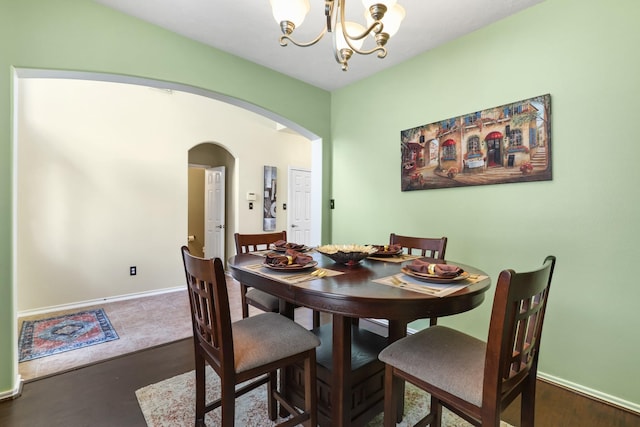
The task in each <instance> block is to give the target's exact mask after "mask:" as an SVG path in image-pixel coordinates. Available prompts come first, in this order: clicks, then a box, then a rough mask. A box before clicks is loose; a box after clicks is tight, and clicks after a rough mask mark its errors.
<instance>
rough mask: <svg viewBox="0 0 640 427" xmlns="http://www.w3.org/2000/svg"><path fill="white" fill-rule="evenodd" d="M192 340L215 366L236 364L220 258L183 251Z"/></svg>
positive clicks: (186, 249)
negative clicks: (194, 340) (194, 339)
mask: <svg viewBox="0 0 640 427" xmlns="http://www.w3.org/2000/svg"><path fill="white" fill-rule="evenodd" d="M182 259H183V263H184V269H185V276H186V280H187V289H188V291H189V304H190V306H191V320H192V326H193V336H194V338H196V346H199V347H200V348H201V349H203V350H204V351H205V352H206V353H207V354H208V355H209V356H210V357H211V358H212V359H213V360H214V361H216V364H218V365H221V364H222V362H223V360H233V338H232V335H231V313H230V308H229V295H228V293H227V284H226V280H225V276H224V267H223V266H222V261H221V260H220V258H215V259H213V260H210V259H204V258H199V257H195V256H193V255H191V254H190V253H189V249H188V248H187V247H186V246H183V247H182Z"/></svg>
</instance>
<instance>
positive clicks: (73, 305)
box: [16, 285, 186, 354]
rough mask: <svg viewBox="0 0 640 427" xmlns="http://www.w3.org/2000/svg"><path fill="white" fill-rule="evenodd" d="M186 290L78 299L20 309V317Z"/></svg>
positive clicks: (178, 288) (171, 289)
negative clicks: (32, 308) (68, 302)
mask: <svg viewBox="0 0 640 427" xmlns="http://www.w3.org/2000/svg"><path fill="white" fill-rule="evenodd" d="M185 290H186V285H183V286H176V287H174V288H165V289H156V290H153V291H144V292H136V293H133V294H126V295H118V296H113V297H105V298H97V299H93V300H87V301H78V302H74V303H70V304H60V305H52V306H49V307H41V308H37V309H34V310H25V311H19V312H18V317H26V316H34V315H38V314H45V313H50V312H54V311H62V310H72V309H76V308H83V307H88V306H92V305H98V304H105V303H109V302H116V301H126V300H130V299H136V298H142V297H149V296H153V295H162V294H167V293H170V292H184V291H185ZM16 354H17V353H16Z"/></svg>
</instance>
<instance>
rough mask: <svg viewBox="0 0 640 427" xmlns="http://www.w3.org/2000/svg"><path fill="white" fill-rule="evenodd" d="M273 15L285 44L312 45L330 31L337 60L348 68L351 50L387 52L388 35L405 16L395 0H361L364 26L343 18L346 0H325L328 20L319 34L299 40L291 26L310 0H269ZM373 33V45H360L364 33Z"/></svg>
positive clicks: (303, 14) (300, 19)
mask: <svg viewBox="0 0 640 427" xmlns="http://www.w3.org/2000/svg"><path fill="white" fill-rule="evenodd" d="M270 2H271V9H272V11H273V17H274V18H275V20H276V22H277V23H278V24H280V28H281V30H282V35H281V36H280V45H281V46H287V44H288V42H291V43H293V44H295V45H296V46H300V47H307V46H312V45H314V44H316V43H318V42H319V41H320V39H322V37H323V36H324V35H325V34H326V33H327V32H329V33H332V34H333V53H334V56H335V58H336V61H337V62H338V63H339V64H340V65H341V66H342V70H343V71H347V69H348V67H349V65H348V61H349V59H350V58H351V56H353V53H354V52H355V53H359V54H361V55H370V54H372V53H374V52H377V53H378V58H384V57H385V56H387V48H386V47H385V45H386V44H387V41H388V40H389V37H391V36H393V35H394V34H395V33H396V32H397V31H398V29H399V28H400V22H401V21H402V20H403V19H404V17H405V11H404V8H403V7H402V6H400V5H399V4H397V0H362V4H363V6H364V9H365V10H364V15H365V19H366V22H367V27H366V28H365V27H364V26H362V25H360V24H358V23H357V22H352V21H345V19H344V15H345V14H344V8H345V3H346V0H325V2H324V14H325V17H326V20H327V24H326V26H325V27H324V28H322V30H321V31H320V34H319V35H318V36H317V37H316V38H315V39H313V40H311V41H309V42H298V41H296V40H294V39H293V37H292V34H293V30H295V29H296V28H297V27H299V26H300V25H301V24H302V22H303V21H304V18H305V17H306V16H307V13H309V0H270ZM370 34H371V35H372V36H373V38H374V39H375V46H374V47H372V48H370V49H363V48H362V46H363V44H364V41H365V37H367V36H368V35H370Z"/></svg>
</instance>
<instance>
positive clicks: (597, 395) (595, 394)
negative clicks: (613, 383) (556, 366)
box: [538, 371, 640, 415]
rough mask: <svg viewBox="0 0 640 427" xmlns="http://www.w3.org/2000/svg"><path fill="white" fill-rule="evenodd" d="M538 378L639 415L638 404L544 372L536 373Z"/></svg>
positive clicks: (639, 406) (639, 405)
mask: <svg viewBox="0 0 640 427" xmlns="http://www.w3.org/2000/svg"><path fill="white" fill-rule="evenodd" d="M538 377H539V378H541V379H544V380H545V381H548V382H550V383H552V384H556V385H558V386H560V387H564V388H567V389H569V390H571V391H574V392H576V393H581V394H584V395H586V396H589V397H592V398H594V399H598V400H601V401H603V402H605V403H608V404H611V405H615V406H619V407H621V408H624V409H628V410H629V411H631V412H634V413H636V414H638V415H640V404H638V403H634V402H629V401H628V400H624V399H620V398H619V397H616V396H612V395H610V394H607V393H603V392H601V391H598V390H594V389H592V388H589V387H585V386H583V385H581V384H576V383H574V382H571V381H567V380H565V379H562V378H558V377H556V376H553V375H549V374H545V373H544V372H540V371H538Z"/></svg>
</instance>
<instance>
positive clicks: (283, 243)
mask: <svg viewBox="0 0 640 427" xmlns="http://www.w3.org/2000/svg"><path fill="white" fill-rule="evenodd" d="M272 245H273V246H275V247H276V248H285V249H302V248H304V245H300V244H298V243H291V242H287V241H285V240H276V241H275V242H273V243H272Z"/></svg>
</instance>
